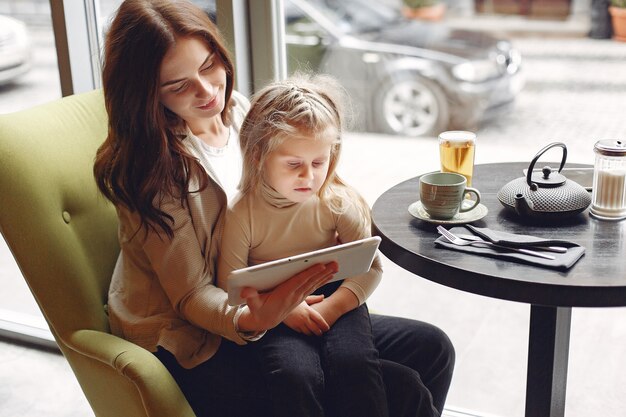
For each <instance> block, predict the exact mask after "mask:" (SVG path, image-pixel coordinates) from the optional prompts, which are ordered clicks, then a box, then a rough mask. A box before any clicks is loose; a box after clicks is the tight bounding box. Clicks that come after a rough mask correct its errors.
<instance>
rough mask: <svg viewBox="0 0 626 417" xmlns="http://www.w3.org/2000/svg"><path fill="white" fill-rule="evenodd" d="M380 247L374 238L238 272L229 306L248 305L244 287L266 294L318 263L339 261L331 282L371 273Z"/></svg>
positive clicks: (230, 288)
mask: <svg viewBox="0 0 626 417" xmlns="http://www.w3.org/2000/svg"><path fill="white" fill-rule="evenodd" d="M379 244H380V237H378V236H374V237H369V238H365V239H361V240H355V241H354V242H348V243H344V244H341V245H337V246H331V247H330V248H325V249H320V250H316V251H312V252H307V253H303V254H300V255H296V256H291V257H289V258H283V259H278V260H275V261H270V262H266V263H263V264H259V265H254V266H250V267H247V268H242V269H237V270H235V271H232V272H231V273H230V275H229V276H228V281H227V289H228V303H229V304H230V305H233V306H234V305H239V304H243V303H245V299H243V298H241V296H240V293H241V289H242V288H243V287H253V288H256V289H257V290H258V291H259V292H263V291H267V290H270V289H272V288H274V287H276V286H277V285H278V284H280V283H281V282H283V281H285V280H286V279H288V278H291V277H292V276H294V275H296V274H297V273H298V272H301V271H303V270H305V269H307V268H308V267H310V266H313V265H315V264H318V263H324V264H325V263H328V262H331V261H336V262H337V263H338V264H339V271H338V272H337V273H336V274H335V275H334V276H333V278H332V279H331V282H332V281H338V280H342V279H345V278H348V277H352V276H355V275H361V274H364V273H366V272H367V271H369V270H370V267H371V266H372V261H373V260H374V255H376V249H378V245H379Z"/></svg>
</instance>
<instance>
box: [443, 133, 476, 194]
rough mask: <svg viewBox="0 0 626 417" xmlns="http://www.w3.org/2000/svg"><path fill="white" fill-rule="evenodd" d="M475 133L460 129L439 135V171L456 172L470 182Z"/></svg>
mask: <svg viewBox="0 0 626 417" xmlns="http://www.w3.org/2000/svg"><path fill="white" fill-rule="evenodd" d="M475 150H476V134H475V133H473V132H466V131H462V130H450V131H447V132H442V133H441V134H440V135H439V157H440V158H441V172H456V173H457V174H461V175H463V176H464V177H465V178H466V179H467V185H468V186H470V185H471V184H472V176H473V175H474V153H475Z"/></svg>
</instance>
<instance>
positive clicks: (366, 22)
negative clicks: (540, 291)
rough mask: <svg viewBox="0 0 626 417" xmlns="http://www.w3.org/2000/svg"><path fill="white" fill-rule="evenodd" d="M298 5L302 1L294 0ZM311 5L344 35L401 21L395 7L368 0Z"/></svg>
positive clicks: (323, 0) (334, 0)
mask: <svg viewBox="0 0 626 417" xmlns="http://www.w3.org/2000/svg"><path fill="white" fill-rule="evenodd" d="M293 2H294V3H295V4H297V5H300V4H302V3H303V1H302V0H293ZM304 3H309V4H311V5H313V6H314V7H315V9H316V10H317V11H318V12H319V13H321V14H322V15H324V17H325V18H326V19H328V20H329V21H331V22H332V23H333V24H334V25H335V26H336V27H337V28H338V29H339V30H341V32H343V33H344V34H359V33H367V32H371V31H375V30H379V29H380V28H381V27H386V26H389V25H390V24H393V23H394V22H397V21H398V20H399V19H400V12H399V11H398V10H396V9H394V8H393V7H390V6H387V5H384V4H380V3H379V2H372V1H368V0H347V1H346V0H312V1H308V2H304Z"/></svg>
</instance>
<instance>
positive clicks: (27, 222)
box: [0, 91, 194, 417]
mask: <svg viewBox="0 0 626 417" xmlns="http://www.w3.org/2000/svg"><path fill="white" fill-rule="evenodd" d="M106 132H107V119H106V112H105V109H104V102H103V97H102V92H101V91H93V92H90V93H84V94H79V95H75V96H71V97H67V98H64V99H60V100H57V101H54V102H52V103H48V104H45V105H41V106H38V107H35V108H32V109H29V110H25V111H21V112H18V113H13V114H5V115H0V196H1V197H0V232H2V235H3V236H4V238H5V240H6V242H7V244H8V246H9V248H10V250H11V252H12V253H13V256H14V257H15V260H16V261H17V264H18V265H19V267H20V269H21V271H22V274H23V276H24V277H25V279H26V281H27V282H28V286H29V287H30V290H31V292H32V293H33V295H34V297H35V299H36V301H37V304H38V305H39V308H40V309H41V311H42V312H43V315H44V316H45V318H46V320H47V322H48V325H49V326H50V329H51V331H52V334H53V335H54V337H55V339H56V341H57V343H58V345H59V347H60V349H61V351H62V353H63V355H64V356H65V358H66V359H67V361H68V362H69V364H70V366H71V368H72V370H73V371H74V374H75V375H76V378H77V379H78V382H79V383H80V386H81V388H82V390H83V392H84V393H85V396H86V397H87V400H88V401H89V404H90V405H91V408H92V409H93V411H94V414H95V415H96V416H110V417H135V416H149V417H187V416H189V417H191V416H194V413H193V411H192V410H191V407H190V406H189V404H188V403H187V401H186V399H185V397H184V396H183V394H182V392H181V391H180V389H179V388H178V386H177V385H176V382H175V381H174V379H173V378H172V376H171V375H170V374H169V372H168V371H167V369H166V368H165V367H164V366H163V365H162V364H161V362H159V361H158V360H157V359H156V357H154V355H152V354H151V353H150V352H148V351H147V350H145V349H143V348H141V347H139V346H137V345H134V344H132V343H130V342H128V341H126V340H123V339H121V338H118V337H116V336H113V335H112V334H110V329H109V324H108V320H107V315H106V312H105V303H106V299H107V291H108V287H109V283H110V279H111V273H112V271H113V267H114V265H115V261H116V259H117V255H118V252H119V246H118V242H117V216H116V214H115V209H114V207H113V206H112V205H111V204H110V203H109V202H108V201H107V200H106V199H105V198H104V197H102V196H101V195H100V194H99V193H98V190H97V187H96V184H95V181H94V179H93V175H92V167H93V161H94V157H95V153H96V149H97V148H98V146H99V145H100V144H101V143H102V141H103V140H104V138H105V136H106Z"/></svg>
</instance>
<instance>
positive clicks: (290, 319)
mask: <svg viewBox="0 0 626 417" xmlns="http://www.w3.org/2000/svg"><path fill="white" fill-rule="evenodd" d="M323 299H324V296H323V295H311V296H308V297H307V298H306V299H305V300H304V301H303V302H301V303H300V305H298V306H297V307H296V308H294V309H293V310H291V313H289V314H288V315H287V318H286V319H285V320H284V321H283V323H285V325H287V326H289V327H290V328H291V329H292V330H294V331H296V332H299V333H304V334H306V335H307V336H312V335H317V336H320V335H322V334H323V333H324V332H327V331H328V329H330V326H329V325H328V323H326V321H325V320H324V318H323V317H322V316H321V315H320V313H318V312H317V311H315V310H314V309H313V308H311V307H310V305H311V304H316V303H319V302H320V301H322V300H323Z"/></svg>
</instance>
